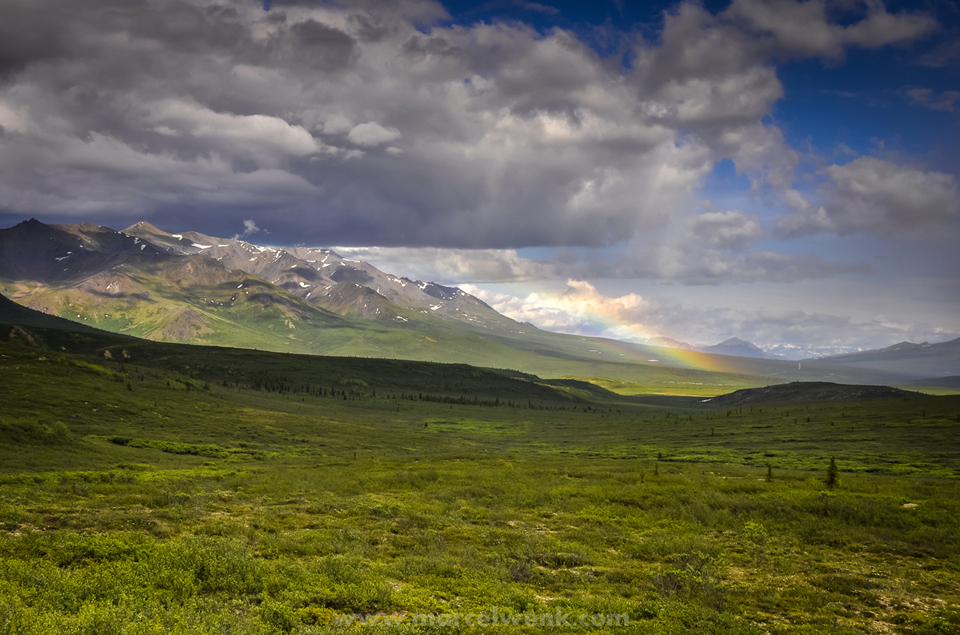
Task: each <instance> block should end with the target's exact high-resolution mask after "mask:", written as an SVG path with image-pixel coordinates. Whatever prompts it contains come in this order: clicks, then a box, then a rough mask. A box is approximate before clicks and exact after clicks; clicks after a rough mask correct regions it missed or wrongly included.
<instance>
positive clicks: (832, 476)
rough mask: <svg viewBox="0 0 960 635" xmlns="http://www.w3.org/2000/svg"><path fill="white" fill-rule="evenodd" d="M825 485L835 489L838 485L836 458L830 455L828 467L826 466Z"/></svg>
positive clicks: (838, 471)
mask: <svg viewBox="0 0 960 635" xmlns="http://www.w3.org/2000/svg"><path fill="white" fill-rule="evenodd" d="M827 487H828V488H830V489H836V488H837V487H840V470H839V469H838V468H837V460H836V458H835V457H832V456H831V457H830V467H828V468H827Z"/></svg>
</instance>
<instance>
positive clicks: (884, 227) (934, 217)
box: [777, 157, 960, 237]
mask: <svg viewBox="0 0 960 635" xmlns="http://www.w3.org/2000/svg"><path fill="white" fill-rule="evenodd" d="M821 173H822V174H823V175H824V176H825V177H826V178H827V179H828V180H827V183H826V184H825V185H824V186H823V188H822V190H821V194H822V196H823V199H824V203H823V205H820V206H814V205H812V204H809V203H808V202H807V201H805V200H803V199H802V197H797V199H796V202H795V204H794V208H795V210H796V211H795V213H794V214H790V215H787V216H784V217H782V218H781V219H780V221H779V224H778V226H777V231H778V233H780V234H781V235H784V236H788V237H789V236H799V235H804V234H813V233H818V232H832V233H836V234H840V235H849V234H855V233H872V234H880V235H893V234H896V233H898V232H902V231H907V230H914V229H918V228H919V229H923V228H925V227H930V226H936V225H943V224H945V223H949V222H955V221H956V219H957V217H958V216H960V188H958V186H957V182H956V179H955V178H954V177H953V175H950V174H944V173H942V172H933V171H926V170H922V169H919V168H916V167H911V166H905V165H899V164H897V163H893V162H891V161H885V160H882V159H877V158H874V157H860V158H858V159H855V160H853V161H850V162H849V163H846V164H844V165H831V166H827V167H825V168H823V169H822V170H821Z"/></svg>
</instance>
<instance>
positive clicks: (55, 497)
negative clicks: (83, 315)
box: [0, 327, 960, 635]
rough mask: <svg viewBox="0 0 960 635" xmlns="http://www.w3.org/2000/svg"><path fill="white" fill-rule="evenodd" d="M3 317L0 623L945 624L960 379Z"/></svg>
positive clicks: (289, 626) (858, 629)
mask: <svg viewBox="0 0 960 635" xmlns="http://www.w3.org/2000/svg"><path fill="white" fill-rule="evenodd" d="M10 332H11V327H4V329H3V332H2V335H3V343H2V344H0V377H2V382H0V407H2V409H0V633H51V632H58V633H97V634H104V633H163V634H165V635H166V634H173V633H191V634H193V633H431V632H436V633H457V632H463V633H481V632H483V633H492V632H512V633H515V632H528V633H541V632H557V633H559V632H609V633H631V632H632V633H644V634H648V633H690V632H698V633H724V634H727V633H867V632H895V633H917V634H921V633H923V634H927V633H930V634H933V633H944V634H946V633H957V632H960V607H958V604H960V529H958V520H960V480H958V476H960V435H958V434H957V433H958V431H960V397H956V396H940V397H931V396H920V395H911V396H900V397H896V398H890V399H869V400H867V399H864V400H861V401H856V400H839V401H835V400H830V401H823V400H797V401H793V402H789V403H774V402H769V401H768V402H764V403H756V404H752V405H739V406H735V407H722V406H717V405H716V404H713V403H711V402H703V401H702V397H697V398H669V397H643V396H637V397H628V396H620V395H617V394H615V393H612V392H607V391H605V390H603V389H601V388H598V387H596V386H593V385H591V384H586V383H579V382H575V381H566V382H563V381H554V382H544V381H540V380H538V379H537V378H535V377H532V376H529V375H521V374H519V373H511V372H502V371H485V370H480V369H476V368H470V367H466V366H439V365H432V364H420V363H409V362H396V361H389V362H388V361H377V360H357V359H347V358H342V359H337V358H309V357H304V356H291V355H283V354H276V353H252V352H248V351H237V350H230V349H204V348H200V347H184V346H176V345H165V344H155V343H149V342H139V341H133V340H122V339H119V338H113V337H110V336H98V335H92V334H91V335H81V334H70V333H62V332H56V331H44V330H42V329H20V330H19V331H16V332H15V336H14V337H13V338H12V339H8V338H7V335H8V333H10ZM834 457H835V461H836V465H837V467H838V469H839V474H838V475H837V476H838V478H839V482H838V483H836V484H835V486H833V487H829V486H828V484H827V475H828V466H829V465H830V462H831V458H834ZM481 617H483V618H485V619H486V621H487V622H490V621H492V620H494V619H495V620H496V623H495V624H489V623H486V624H479V622H480V621H481V619H480V618H481ZM548 618H549V619H548ZM581 619H584V620H585V621H583V622H581V621H580V620H581ZM468 622H469V623H468Z"/></svg>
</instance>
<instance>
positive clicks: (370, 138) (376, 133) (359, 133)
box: [347, 121, 401, 147]
mask: <svg viewBox="0 0 960 635" xmlns="http://www.w3.org/2000/svg"><path fill="white" fill-rule="evenodd" d="M400 136H401V135H400V131H399V130H397V129H396V128H384V127H383V126H381V125H380V124H378V123H377V122H376V121H368V122H367V123H362V124H359V125H357V126H354V127H353V128H351V129H350V133H349V134H348V135H347V139H349V140H350V142H351V143H355V144H357V145H358V146H364V147H373V146H378V145H382V144H384V143H390V142H391V141H396V140H397V139H399V138H400Z"/></svg>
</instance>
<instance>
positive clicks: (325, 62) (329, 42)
mask: <svg viewBox="0 0 960 635" xmlns="http://www.w3.org/2000/svg"><path fill="white" fill-rule="evenodd" d="M290 31H291V32H292V33H293V34H294V35H295V36H296V37H297V40H298V41H299V44H300V45H301V46H302V48H301V49H300V50H299V52H300V54H302V55H303V56H304V57H306V58H307V59H308V60H309V63H310V64H312V65H316V66H319V67H320V68H322V69H323V70H325V71H327V72H336V71H342V70H344V69H346V68H347V67H349V66H350V64H351V62H352V61H354V60H355V59H356V55H357V50H356V42H355V41H354V39H353V38H352V37H350V36H349V35H347V34H346V33H344V32H343V31H340V30H339V29H334V28H332V27H329V26H327V25H326V24H322V23H320V22H317V21H316V20H305V21H303V22H298V23H297V24H294V25H293V26H292V27H291V28H290Z"/></svg>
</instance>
